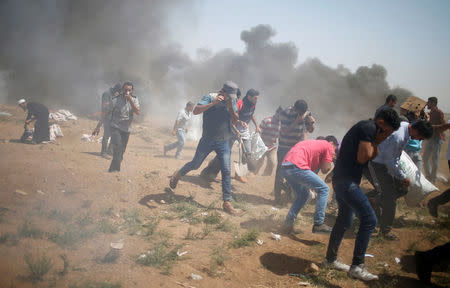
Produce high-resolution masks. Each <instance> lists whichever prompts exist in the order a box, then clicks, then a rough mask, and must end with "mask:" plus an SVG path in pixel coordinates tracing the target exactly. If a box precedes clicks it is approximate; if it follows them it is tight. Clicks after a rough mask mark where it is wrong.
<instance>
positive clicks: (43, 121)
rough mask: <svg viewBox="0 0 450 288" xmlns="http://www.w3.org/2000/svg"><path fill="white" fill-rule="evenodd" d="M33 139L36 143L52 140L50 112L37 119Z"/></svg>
mask: <svg viewBox="0 0 450 288" xmlns="http://www.w3.org/2000/svg"><path fill="white" fill-rule="evenodd" d="M33 141H34V142H36V143H41V142H42V141H50V131H49V128H48V114H47V115H43V116H41V117H39V118H37V119H36V123H35V124H34V133H33Z"/></svg>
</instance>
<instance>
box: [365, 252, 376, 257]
mask: <svg viewBox="0 0 450 288" xmlns="http://www.w3.org/2000/svg"><path fill="white" fill-rule="evenodd" d="M364 256H365V257H370V258H373V257H374V256H373V255H372V254H368V253H366V254H365V255H364Z"/></svg>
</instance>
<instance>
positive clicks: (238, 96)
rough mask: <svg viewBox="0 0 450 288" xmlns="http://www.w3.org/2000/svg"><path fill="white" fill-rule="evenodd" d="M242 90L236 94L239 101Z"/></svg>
mask: <svg viewBox="0 0 450 288" xmlns="http://www.w3.org/2000/svg"><path fill="white" fill-rule="evenodd" d="M241 95H242V94H241V89H239V88H238V90H237V92H236V98H237V99H238V100H239V99H241Z"/></svg>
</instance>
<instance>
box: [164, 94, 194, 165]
mask: <svg viewBox="0 0 450 288" xmlns="http://www.w3.org/2000/svg"><path fill="white" fill-rule="evenodd" d="M194 106H195V104H194V103H192V102H191V101H189V102H187V103H186V107H184V109H182V110H181V111H180V112H178V115H177V120H176V121H175V125H173V130H172V134H173V135H176V136H177V141H176V142H174V143H172V144H169V145H165V146H164V148H163V149H164V156H166V153H167V152H168V151H170V150H172V149H175V148H177V152H176V153H175V158H177V159H181V150H183V146H184V141H185V139H186V136H185V133H186V132H187V128H186V123H187V122H188V121H189V119H191V116H192V110H194Z"/></svg>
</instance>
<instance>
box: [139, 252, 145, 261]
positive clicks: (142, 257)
mask: <svg viewBox="0 0 450 288" xmlns="http://www.w3.org/2000/svg"><path fill="white" fill-rule="evenodd" d="M145 258H147V254H145V253H142V254H141V255H139V257H138V259H139V260H143V259H145Z"/></svg>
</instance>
